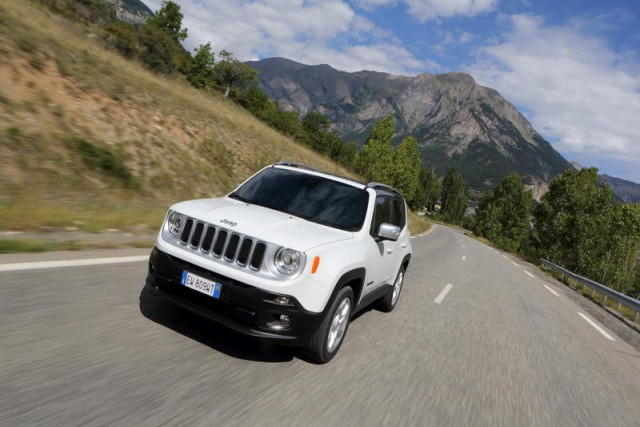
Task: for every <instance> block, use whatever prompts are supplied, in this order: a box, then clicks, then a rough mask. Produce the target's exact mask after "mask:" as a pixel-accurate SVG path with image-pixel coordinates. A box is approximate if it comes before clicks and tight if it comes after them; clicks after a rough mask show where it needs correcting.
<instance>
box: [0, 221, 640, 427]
mask: <svg viewBox="0 0 640 427" xmlns="http://www.w3.org/2000/svg"><path fill="white" fill-rule="evenodd" d="M412 243H413V247H414V258H413V260H412V263H411V265H410V266H409V271H408V274H407V277H406V282H405V288H404V290H403V294H402V295H401V299H400V301H399V303H398V307H397V308H396V310H395V311H394V312H392V313H390V314H385V313H381V312H378V311H376V310H369V311H366V312H364V313H363V314H361V315H359V316H358V317H357V318H356V319H354V320H353V322H352V324H351V326H350V329H349V331H348V334H347V336H346V341H345V343H344V344H343V346H342V348H341V350H340V353H339V354H338V356H337V357H336V358H335V359H334V360H333V361H331V362H330V363H329V364H326V365H315V364H312V363H309V362H307V361H305V360H304V359H302V358H299V355H298V353H297V352H296V351H295V349H291V348H286V347H285V348H280V347H270V346H263V345H260V344H259V343H258V342H256V341H254V340H253V339H250V338H246V337H243V336H241V335H238V334H236V333H233V332H231V331H228V330H226V329H224V328H222V327H219V326H217V325H215V324H213V323H211V322H209V321H206V320H203V319H201V318H199V317H197V316H195V315H191V314H189V313H186V312H183V311H181V310H179V309H177V308H174V307H173V306H171V305H169V304H167V303H165V302H162V301H158V300H156V299H154V298H153V297H151V296H149V295H146V294H144V293H142V294H141V291H142V287H143V281H144V278H145V274H146V263H145V262H144V261H135V260H134V261H132V262H127V263H119V264H106V265H89V266H86V265H85V266H81V265H80V266H67V267H60V266H57V267H55V268H51V266H50V265H49V266H43V265H39V267H42V268H39V269H23V270H16V269H15V268H13V269H12V268H7V267H6V263H17V262H25V261H29V260H42V259H47V260H53V259H77V258H85V259H87V258H89V259H92V258H102V257H113V256H118V257H123V256H131V255H146V254H147V253H148V251H144V250H143V251H140V250H127V251H98V252H81V253H60V254H58V253H52V254H46V255H31V256H24V255H21V256H18V255H13V256H2V257H0V425H2V426H17V425H47V426H55V425H64V426H69V425H136V426H138V425H159V424H167V425H208V426H212V425H216V426H235V425H240V426H245V425H246V426H257V425H264V426H303V425H304V426H308V425H311V426H316V425H318V426H335V425H345V426H377V425H389V426H399V425H411V426H413V425H420V426H423V425H424V426H429V425H435V426H445V425H452V426H462V425H473V426H476V425H487V426H560V425H562V426H618V425H621V426H640V353H638V352H637V351H636V350H635V349H633V348H632V347H631V346H629V345H628V344H626V343H625V342H623V341H622V340H621V339H619V338H618V337H617V336H616V335H615V334H613V333H612V332H611V331H608V330H606V329H605V328H603V327H602V326H600V325H599V323H598V322H597V321H596V322H594V324H593V325H592V324H590V323H589V322H588V321H587V320H585V318H584V317H583V316H581V315H580V314H579V313H583V314H586V313H585V312H584V311H583V310H581V309H580V308H579V307H578V306H577V305H575V304H574V303H573V302H572V301H571V300H570V299H569V298H567V297H566V296H565V295H564V292H566V291H565V290H564V289H561V288H560V287H556V286H555V285H553V284H551V283H548V282H547V281H545V280H543V278H542V273H541V272H539V271H538V270H536V269H535V268H533V267H531V266H528V265H524V264H523V263H521V262H520V261H519V260H516V259H513V258H511V257H509V256H505V255H503V254H501V253H499V252H496V251H494V250H493V249H491V248H489V247H487V246H485V245H483V244H482V243H480V242H477V241H475V240H472V239H470V238H468V237H466V236H464V235H463V234H461V233H460V232H459V231H457V230H454V229H450V228H446V227H441V226H436V227H434V230H433V231H432V232H431V233H430V234H428V235H426V236H422V237H417V238H415V239H413V240H412ZM3 263H4V264H5V270H6V269H9V270H11V271H2V270H1V268H2V264H3ZM88 263H91V261H88ZM586 317H587V319H591V317H590V316H589V315H588V314H586ZM592 321H593V320H592ZM596 327H599V328H601V330H602V332H601V331H599V330H598V329H596ZM603 333H604V334H607V333H608V334H609V337H607V336H605V335H604V334H603Z"/></svg>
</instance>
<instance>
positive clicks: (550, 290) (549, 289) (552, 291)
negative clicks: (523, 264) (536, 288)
mask: <svg viewBox="0 0 640 427" xmlns="http://www.w3.org/2000/svg"><path fill="white" fill-rule="evenodd" d="M542 286H544V287H545V288H547V290H548V291H549V292H551V293H552V294H554V295H555V296H557V297H559V296H560V294H559V293H557V292H556V291H554V290H553V289H551V288H550V287H548V286H547V285H542Z"/></svg>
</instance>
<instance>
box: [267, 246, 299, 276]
mask: <svg viewBox="0 0 640 427" xmlns="http://www.w3.org/2000/svg"><path fill="white" fill-rule="evenodd" d="M301 259H302V254H301V253H300V252H298V251H296V250H293V249H289V248H280V249H278V252H276V256H275V258H274V263H275V265H276V268H277V269H278V271H279V272H280V273H282V274H286V275H291V274H293V273H295V272H296V271H298V268H299V267H300V260H301Z"/></svg>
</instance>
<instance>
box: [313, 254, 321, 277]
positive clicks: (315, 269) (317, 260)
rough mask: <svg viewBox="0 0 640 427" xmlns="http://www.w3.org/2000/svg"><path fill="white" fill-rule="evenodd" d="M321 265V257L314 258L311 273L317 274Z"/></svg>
mask: <svg viewBox="0 0 640 427" xmlns="http://www.w3.org/2000/svg"><path fill="white" fill-rule="evenodd" d="M319 265H320V257H319V256H317V257H315V258H314V259H313V265H312V266H311V274H316V271H318V266H319Z"/></svg>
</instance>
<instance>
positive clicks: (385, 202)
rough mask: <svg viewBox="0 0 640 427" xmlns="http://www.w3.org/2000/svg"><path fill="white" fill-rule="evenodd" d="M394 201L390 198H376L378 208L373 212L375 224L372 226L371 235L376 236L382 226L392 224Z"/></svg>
mask: <svg viewBox="0 0 640 427" xmlns="http://www.w3.org/2000/svg"><path fill="white" fill-rule="evenodd" d="M391 211H392V199H391V198H389V197H384V196H378V197H376V207H375V210H374V212H373V223H372V224H371V235H372V236H374V237H375V236H376V235H377V234H378V229H379V228H380V224H382V223H384V222H386V223H391Z"/></svg>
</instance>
